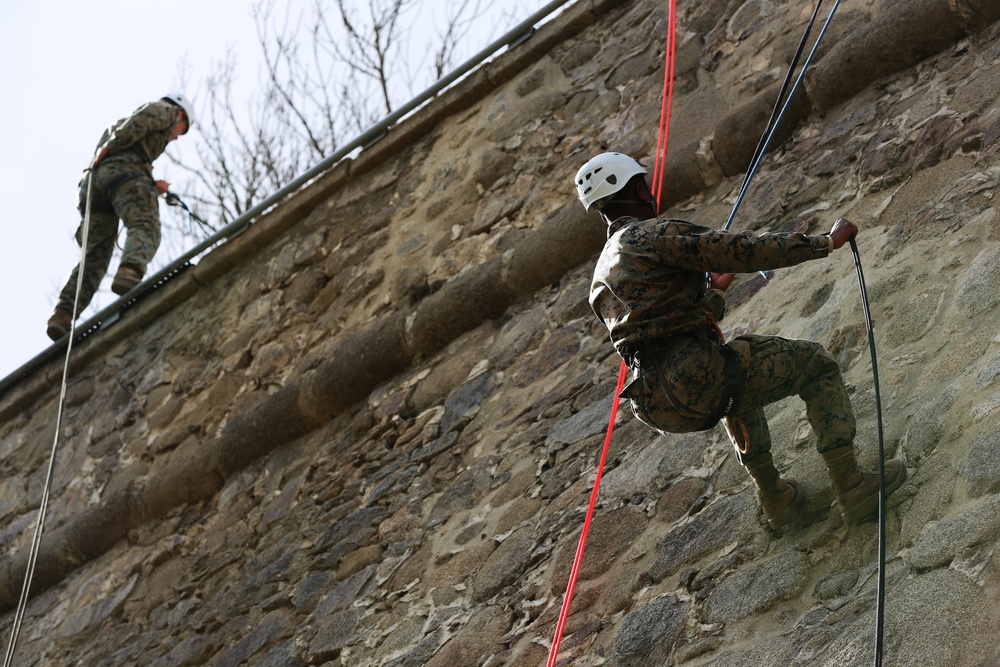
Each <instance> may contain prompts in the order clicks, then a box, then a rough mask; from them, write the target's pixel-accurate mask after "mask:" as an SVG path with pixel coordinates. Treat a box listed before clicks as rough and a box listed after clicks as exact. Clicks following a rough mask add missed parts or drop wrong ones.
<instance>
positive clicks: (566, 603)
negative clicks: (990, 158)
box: [545, 0, 677, 667]
mask: <svg viewBox="0 0 1000 667" xmlns="http://www.w3.org/2000/svg"><path fill="white" fill-rule="evenodd" d="M676 35H677V0H670V2H669V15H668V20H667V47H666V66H665V70H666V71H665V73H664V80H663V101H662V102H661V104H660V128H659V136H658V137H657V141H656V163H655V166H654V168H653V192H654V193H655V196H656V208H657V212H659V209H660V199H661V195H662V191H663V171H664V169H663V165H664V163H665V162H666V158H667V136H668V135H669V134H670V110H671V107H672V106H673V97H674V53H675V51H676V48H677V43H676ZM627 373H628V367H627V366H626V365H625V361H624V360H622V364H621V368H620V369H619V370H618V384H617V385H616V386H615V398H614V400H613V402H612V405H611V418H610V419H609V420H608V432H607V435H606V436H605V437H604V449H603V450H602V451H601V460H600V462H599V463H598V465H597V477H596V478H595V479H594V488H593V490H592V491H591V493H590V504H589V505H588V506H587V514H586V517H585V518H584V521H583V530H582V532H581V533H580V542H579V543H578V544H577V547H576V556H575V557H574V558H573V569H572V570H570V573H569V582H568V583H567V584H566V594H565V595H564V596H563V603H562V609H560V611H559V621H558V622H557V623H556V633H555V636H554V637H553V638H552V646H550V647H549V659H548V661H547V662H546V663H545V667H555V666H556V659H557V658H558V657H559V644H560V643H561V642H562V636H563V630H564V629H565V628H566V619H568V618H569V609H570V604H571V603H572V601H573V591H574V590H575V589H576V580H577V578H578V577H579V575H580V564H581V563H583V550H584V546H585V545H586V543H587V533H588V532H590V522H591V520H592V519H593V516H594V506H595V505H596V504H597V492H598V491H599V490H600V488H601V477H602V476H603V474H604V463H605V462H606V461H607V458H608V449H609V448H610V446H611V434H612V433H614V430H615V417H617V416H618V404H619V402H620V401H619V399H618V395H619V394H621V393H622V389H623V388H624V386H625V377H626V375H627Z"/></svg>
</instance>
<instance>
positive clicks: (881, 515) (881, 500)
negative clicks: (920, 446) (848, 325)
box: [850, 236, 885, 667]
mask: <svg viewBox="0 0 1000 667" xmlns="http://www.w3.org/2000/svg"><path fill="white" fill-rule="evenodd" d="M850 241H851V252H853V253H854V265H855V266H856V267H857V269H858V284H859V285H860V286H861V305H862V307H863V308H864V311H865V325H866V326H867V327H868V348H869V349H870V350H871V354H872V377H873V378H874V380H875V413H876V415H877V416H878V590H877V593H876V598H875V667H880V666H881V664H882V640H883V634H884V630H883V628H884V625H885V462H884V461H885V446H884V444H883V441H882V398H881V396H880V395H879V389H878V359H877V356H876V354H875V329H874V327H873V326H872V315H871V309H870V308H869V306H868V290H867V289H866V288H865V274H864V272H863V271H862V270H861V255H860V253H859V252H858V244H857V242H856V241H855V240H854V237H853V236H852V237H851V239H850Z"/></svg>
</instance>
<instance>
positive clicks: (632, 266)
mask: <svg viewBox="0 0 1000 667" xmlns="http://www.w3.org/2000/svg"><path fill="white" fill-rule="evenodd" d="M645 173H646V170H645V169H644V168H643V167H642V166H641V165H640V164H639V163H638V162H636V161H635V160H633V159H632V158H630V157H628V156H626V155H622V154H621V153H603V154H601V155H598V156H597V157H595V158H593V159H591V160H590V161H589V162H587V163H586V164H585V165H584V166H583V167H582V168H581V169H580V171H579V172H577V175H576V187H577V192H578V195H579V197H580V201H581V202H583V205H584V207H585V208H586V209H587V210H588V211H589V210H590V208H591V206H593V207H594V208H596V209H597V210H598V211H600V213H601V216H602V217H603V218H604V220H605V222H606V223H607V224H608V241H607V243H606V244H605V246H604V251H603V252H602V253H601V257H600V259H599V260H598V262H597V267H596V268H595V270H594V279H593V282H592V283H591V289H590V304H591V307H592V308H593V309H594V312H595V313H596V314H597V316H598V317H599V318H600V319H601V321H602V322H603V323H604V324H605V325H606V326H607V327H608V330H609V332H610V333H611V340H612V342H613V343H614V345H615V348H616V349H617V351H618V354H619V355H621V357H622V358H623V359H624V360H625V361H626V362H627V363H628V365H629V367H630V368H631V369H632V370H633V372H634V376H633V377H634V379H633V380H632V382H631V383H629V385H628V386H627V387H626V388H625V390H624V391H623V392H622V396H623V397H625V398H628V399H629V400H630V402H631V405H632V409H633V411H634V412H635V414H636V417H638V418H639V419H640V420H641V421H643V422H644V423H646V424H647V425H649V426H651V427H653V428H655V429H657V430H661V431H668V432H672V433H686V432H690V431H702V430H706V429H710V428H712V427H714V426H715V425H716V424H717V423H718V422H719V421H720V420H721V419H723V418H725V420H726V426H727V429H728V430H729V433H730V436H731V438H732V440H733V444H734V445H735V446H736V449H737V454H738V457H739V461H740V463H741V464H742V465H743V466H744V467H745V468H746V470H747V472H748V473H749V474H750V476H751V477H752V478H753V480H754V485H755V487H756V490H757V497H758V499H759V501H760V504H761V507H762V508H763V510H764V516H765V517H766V518H767V520H768V522H769V523H770V524H771V525H772V526H773V527H779V526H783V525H785V524H788V523H790V522H792V521H793V520H794V519H795V518H796V517H797V516H798V514H799V508H800V507H801V504H802V500H803V498H802V494H801V492H800V490H799V488H798V486H797V485H796V483H795V480H793V479H791V478H785V479H782V478H781V476H780V475H779V473H778V471H777V469H776V468H775V467H774V462H773V459H772V456H771V438H770V434H769V432H768V428H767V420H766V419H765V417H764V410H763V408H764V406H765V405H768V404H770V403H774V402H775V401H778V400H780V399H782V398H785V397H788V396H793V395H798V396H800V397H801V398H802V400H803V401H805V403H806V414H807V417H808V419H809V423H810V425H811V426H812V428H813V431H814V432H815V434H816V438H817V443H816V448H817V449H818V450H819V453H820V454H821V455H822V457H823V459H824V461H825V462H826V466H827V469H828V470H829V473H830V478H831V480H832V481H833V490H834V495H835V497H836V500H837V505H838V507H839V509H840V512H841V514H842V515H843V517H844V520H845V521H846V522H848V523H851V522H855V521H858V520H860V519H863V518H865V517H867V516H869V515H871V514H872V513H873V512H874V511H875V510H876V509H877V508H878V502H879V480H878V475H877V474H870V473H862V472H861V471H860V470H859V469H858V464H857V460H856V459H855V456H854V434H855V422H854V412H853V410H852V409H851V402H850V399H849V397H848V395H847V389H846V388H845V386H844V381H843V379H842V378H841V375H840V368H839V367H838V365H837V361H836V360H835V359H834V358H833V356H832V355H831V354H830V353H829V352H828V351H827V350H825V349H824V348H823V347H822V346H821V345H820V344H818V343H815V342H812V341H808V340H790V339H785V338H779V337H776V336H758V335H745V336H739V337H737V338H736V339H734V340H732V341H730V342H729V343H724V342H723V340H722V333H721V331H720V330H719V328H718V325H717V324H716V321H717V320H721V319H722V316H723V314H724V311H725V300H724V299H723V296H722V291H724V290H725V289H726V288H727V287H728V286H729V283H730V282H731V281H732V279H733V273H736V272H753V271H763V270H768V269H776V268H780V267H784V266H792V265H794V264H799V263H801V262H805V261H807V260H810V259H820V258H822V257H826V256H827V255H829V254H830V253H831V252H833V250H835V249H837V248H840V247H842V246H843V245H844V244H845V243H847V242H848V241H849V240H850V238H851V237H852V236H853V235H854V234H856V233H857V227H855V226H854V225H853V224H851V223H850V222H848V221H847V220H844V219H840V220H837V222H836V223H835V224H834V225H833V229H832V230H831V231H830V233H829V234H825V235H821V236H811V235H806V234H754V233H752V232H749V231H747V232H742V233H740V234H730V233H728V232H720V231H715V230H713V229H709V228H707V227H701V226H698V225H694V224H691V223H689V222H684V221H681V220H670V219H661V218H657V217H656V204H655V202H654V199H653V196H652V194H651V192H650V190H649V187H648V186H647V184H646V181H645V178H644V176H643V174H645ZM706 274H708V276H707V279H706ZM905 480H906V468H905V467H904V466H903V464H902V462H900V461H898V460H895V459H893V460H890V461H887V462H886V464H885V487H886V493H887V494H888V493H891V492H892V491H895V490H896V489H897V488H899V486H900V485H901V484H902V483H903V482H904V481H905Z"/></svg>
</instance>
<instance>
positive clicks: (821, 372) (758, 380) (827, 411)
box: [622, 335, 856, 463]
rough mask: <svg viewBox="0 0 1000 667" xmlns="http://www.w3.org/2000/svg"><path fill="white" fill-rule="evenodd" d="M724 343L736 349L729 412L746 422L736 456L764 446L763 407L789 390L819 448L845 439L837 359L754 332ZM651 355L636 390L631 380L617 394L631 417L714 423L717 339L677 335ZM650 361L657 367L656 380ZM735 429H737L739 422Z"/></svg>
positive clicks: (661, 423) (810, 345)
mask: <svg viewBox="0 0 1000 667" xmlns="http://www.w3.org/2000/svg"><path fill="white" fill-rule="evenodd" d="M726 345H727V346H728V347H729V348H730V349H732V350H735V351H736V352H737V353H738V354H739V359H740V366H741V370H742V372H743V381H744V385H743V389H744V392H743V397H742V401H741V403H740V404H739V406H738V413H737V414H736V415H734V416H735V417H737V418H738V419H739V420H740V421H741V422H742V424H743V426H745V429H746V432H745V436H746V437H745V439H746V442H740V443H739V445H740V446H742V449H743V450H744V451H740V447H739V446H738V447H737V454H738V456H739V458H740V462H741V463H745V462H746V461H749V460H750V459H752V458H754V457H755V456H757V455H758V454H762V453H764V452H768V451H770V450H771V434H770V431H769V430H768V427H767V419H766V418H765V416H764V406H766V405H769V404H771V403H774V402H776V401H779V400H781V399H783V398H787V397H789V396H799V397H800V398H801V399H802V400H803V401H805V404H806V417H807V418H808V420H809V424H810V425H811V426H812V429H813V432H814V433H815V434H816V439H817V443H816V449H817V450H818V451H819V452H827V451H830V450H832V449H836V448H838V447H843V446H849V445H852V444H853V442H854V434H855V431H856V427H855V421H854V411H853V409H852V408H851V401H850V398H849V397H848V394H847V388H846V387H845V386H844V381H843V378H842V377H841V375H840V367H839V366H838V364H837V360H836V359H834V358H833V355H831V354H830V353H829V352H828V351H827V350H826V349H824V348H823V346H822V345H820V344H819V343H815V342H813V341H808V340H795V339H788V338H779V337H777V336H756V335H747V336H740V337H739V338H736V339H734V340H732V341H730V342H729V343H727V344H726ZM656 356H657V359H655V360H652V359H650V360H643V363H642V365H643V372H642V379H641V383H639V384H641V392H642V393H641V395H640V394H638V393H637V392H638V391H639V390H640V387H639V386H634V385H635V383H633V385H630V386H629V387H628V388H627V389H626V390H625V391H624V392H623V393H622V395H623V396H624V397H627V398H629V399H630V402H631V404H632V410H633V412H635V415H636V417H638V418H639V419H640V420H641V421H643V422H644V423H646V424H647V425H649V426H651V427H653V428H655V429H657V430H660V431H666V432H670V433H687V432H690V431H702V430H706V429H709V428H712V427H713V426H715V424H716V423H718V419H717V411H718V410H719V406H720V405H721V403H722V400H723V392H724V389H725V386H724V384H725V383H724V369H725V357H724V355H723V352H722V346H721V345H720V344H718V343H714V342H706V341H704V340H699V339H698V338H696V337H695V336H682V337H679V338H678V339H675V340H674V341H673V342H672V343H671V344H670V345H669V346H668V347H666V348H663V349H660V350H658V351H657V352H656ZM656 367H658V368H659V369H660V370H662V380H663V382H660V381H659V380H658V377H659V376H660V373H659V372H657V370H656ZM664 385H665V386H664ZM738 430H739V431H740V432H741V434H742V428H740V429H738ZM739 439H740V440H741V441H742V440H743V439H744V438H743V437H740V438H739Z"/></svg>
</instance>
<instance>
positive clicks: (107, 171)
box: [56, 100, 179, 312]
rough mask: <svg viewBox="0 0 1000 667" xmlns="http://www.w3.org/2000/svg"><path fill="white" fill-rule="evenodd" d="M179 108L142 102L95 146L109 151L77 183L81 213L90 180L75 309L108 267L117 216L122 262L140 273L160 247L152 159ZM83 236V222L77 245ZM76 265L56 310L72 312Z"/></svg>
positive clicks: (85, 302)
mask: <svg viewBox="0 0 1000 667" xmlns="http://www.w3.org/2000/svg"><path fill="white" fill-rule="evenodd" d="M178 109H179V107H177V106H176V105H174V104H172V103H170V102H167V101H165V100H159V101H157V102H150V103H149V104H145V105H143V106H141V107H139V108H138V109H136V110H135V111H134V112H132V114H131V115H130V116H128V117H127V118H123V119H121V120H119V121H118V122H116V123H115V124H113V125H112V126H111V127H109V128H108V129H107V130H105V131H104V134H103V135H102V136H101V141H100V142H99V143H98V144H97V149H98V151H99V150H100V149H101V148H103V147H105V146H106V147H107V148H108V155H107V157H105V158H104V159H103V160H101V162H100V164H98V165H97V167H96V168H94V169H93V170H91V172H90V174H89V175H85V176H84V177H83V179H82V180H81V181H80V186H79V198H78V201H79V210H80V215H81V216H83V215H84V214H85V212H86V205H87V181H88V178H92V183H91V186H90V187H91V191H90V229H89V230H88V234H87V258H86V262H85V264H84V271H83V284H82V286H81V291H80V303H79V309H78V312H79V311H82V310H83V309H84V308H86V307H87V305H88V304H89V303H90V300H91V299H92V298H93V296H94V293H95V292H96V291H97V288H98V286H99V285H100V283H101V279H102V278H104V274H105V273H107V271H108V265H109V264H110V262H111V254H112V253H113V252H114V249H115V241H116V239H117V238H118V220H119V219H121V220H122V221H123V222H124V223H125V228H126V229H127V230H128V236H127V238H126V241H125V248H124V250H123V252H122V259H121V264H122V265H123V266H131V267H133V268H135V269H136V270H138V271H139V273H140V274H144V273H145V272H146V266H147V264H149V262H150V261H151V260H152V259H153V255H155V254H156V249H157V248H158V247H159V245H160V211H159V204H158V201H157V195H156V185H155V182H154V180H153V161H154V160H155V159H156V158H158V157H159V156H160V155H161V154H162V153H163V151H164V150H165V149H166V147H167V144H168V143H170V140H171V136H172V134H171V133H172V130H173V128H174V125H176V123H177V111H178ZM95 152H96V151H95ZM82 235H83V224H82V223H81V224H80V227H79V228H78V229H77V231H76V242H77V243H78V244H82ZM79 269H80V267H79V266H77V267H75V268H74V269H73V273H72V274H71V275H70V278H69V281H68V282H67V283H66V287H64V288H63V290H62V292H61V293H60V294H59V303H58V304H57V305H56V307H57V308H61V309H63V310H66V311H70V312H72V310H73V300H74V297H75V295H76V282H77V274H78V272H79Z"/></svg>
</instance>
